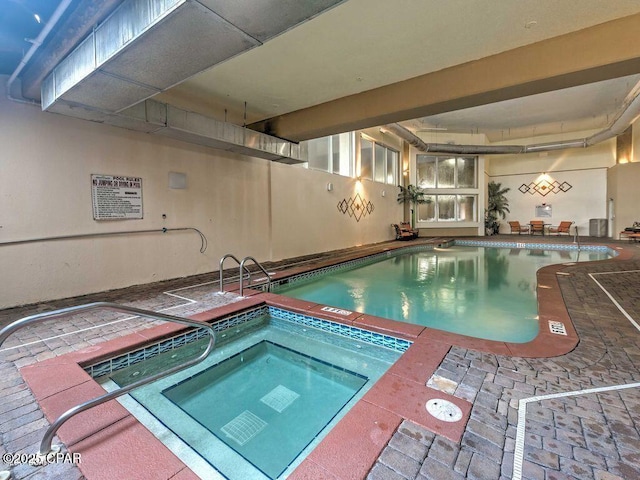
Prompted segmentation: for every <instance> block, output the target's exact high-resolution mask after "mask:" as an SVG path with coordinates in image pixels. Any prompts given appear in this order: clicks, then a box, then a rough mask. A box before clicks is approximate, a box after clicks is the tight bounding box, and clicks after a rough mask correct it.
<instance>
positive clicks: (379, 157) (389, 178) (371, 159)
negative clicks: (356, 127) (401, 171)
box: [360, 136, 400, 185]
mask: <svg viewBox="0 0 640 480" xmlns="http://www.w3.org/2000/svg"><path fill="white" fill-rule="evenodd" d="M399 161H400V154H399V153H398V152H397V151H396V150H392V149H391V148H389V147H387V146H386V145H383V144H381V143H377V142H375V141H373V140H370V139H369V138H366V137H364V136H361V137H360V176H361V177H362V178H365V179H367V180H373V181H374V182H379V183H386V184H388V185H397V184H398V163H399Z"/></svg>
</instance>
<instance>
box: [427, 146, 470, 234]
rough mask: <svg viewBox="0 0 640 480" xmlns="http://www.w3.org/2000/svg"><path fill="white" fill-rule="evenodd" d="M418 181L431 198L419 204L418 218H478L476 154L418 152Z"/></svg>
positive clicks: (436, 219)
mask: <svg viewBox="0 0 640 480" xmlns="http://www.w3.org/2000/svg"><path fill="white" fill-rule="evenodd" d="M416 184H417V185H418V186H419V187H420V188H423V189H425V191H426V193H427V194H428V195H427V196H426V197H425V198H428V199H429V200H431V203H429V204H422V205H419V206H418V221H420V222H438V223H447V222H470V223H476V222H478V195H479V191H478V182H477V159H476V157H447V156H437V155H425V154H420V155H416Z"/></svg>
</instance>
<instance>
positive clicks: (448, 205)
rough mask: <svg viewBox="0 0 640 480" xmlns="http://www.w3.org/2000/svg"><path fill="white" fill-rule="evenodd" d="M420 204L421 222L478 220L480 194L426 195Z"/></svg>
mask: <svg viewBox="0 0 640 480" xmlns="http://www.w3.org/2000/svg"><path fill="white" fill-rule="evenodd" d="M424 198H425V199H429V200H431V203H422V204H420V205H418V221H419V222H477V221H478V215H477V211H478V209H477V203H478V195H425V197H424Z"/></svg>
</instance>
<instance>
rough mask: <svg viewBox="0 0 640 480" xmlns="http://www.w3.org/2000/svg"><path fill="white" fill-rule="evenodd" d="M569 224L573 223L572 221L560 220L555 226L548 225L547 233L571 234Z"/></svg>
mask: <svg viewBox="0 0 640 480" xmlns="http://www.w3.org/2000/svg"><path fill="white" fill-rule="evenodd" d="M571 225H573V222H565V221H562V222H560V225H558V226H556V227H549V233H555V234H556V235H560V234H562V233H566V234H567V235H571Z"/></svg>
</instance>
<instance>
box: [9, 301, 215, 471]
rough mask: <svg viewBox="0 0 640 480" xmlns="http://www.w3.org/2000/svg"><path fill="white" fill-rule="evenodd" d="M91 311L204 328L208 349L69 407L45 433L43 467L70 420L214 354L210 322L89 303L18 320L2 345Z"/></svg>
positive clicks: (41, 447) (58, 448)
mask: <svg viewBox="0 0 640 480" xmlns="http://www.w3.org/2000/svg"><path fill="white" fill-rule="evenodd" d="M91 310H112V311H116V312H122V313H132V314H135V315H137V316H140V317H146V318H152V319H155V320H164V321H167V322H174V323H179V324H182V325H186V326H190V327H195V328H203V329H205V330H206V331H207V333H208V334H209V343H208V344H207V347H206V348H205V349H204V351H203V352H202V353H201V354H200V355H198V356H197V357H195V358H192V359H191V360H189V361H187V362H183V363H181V364H179V365H175V366H173V367H171V368H169V369H167V370H164V371H161V372H158V373H156V374H153V375H150V376H148V377H145V378H143V379H140V380H138V381H136V382H134V383H132V384H130V385H127V386H125V387H120V388H118V389H116V390H114V391H112V392H107V393H105V394H104V395H100V396H99V397H96V398H94V399H92V400H88V401H86V402H84V403H80V404H78V405H76V406H75V407H73V408H70V409H69V410H67V411H66V412H64V413H63V414H62V415H60V417H58V419H57V420H56V421H55V422H53V423H52V424H51V426H49V428H48V429H47V431H46V432H45V434H44V437H43V439H42V442H41V443H40V451H39V452H38V456H39V457H40V458H41V459H42V464H45V463H46V462H45V459H46V456H47V455H48V454H49V453H51V452H54V453H57V452H58V451H60V446H59V445H55V446H54V445H53V437H54V435H55V434H56V432H57V431H58V429H59V428H60V427H61V426H62V425H63V424H64V423H65V422H66V421H67V420H69V419H70V418H71V417H73V416H75V415H77V414H78V413H81V412H84V411H85V410H88V409H90V408H93V407H95V406H97V405H101V404H103V403H105V402H107V401H109V400H112V399H114V398H117V397H119V396H121V395H124V394H125V393H128V392H130V391H131V390H134V389H136V388H138V387H141V386H143V385H147V384H149V383H152V382H155V381H156V380H159V379H161V378H163V377H166V376H168V375H171V374H173V373H176V372H178V371H180V370H183V369H185V368H188V367H191V366H193V365H195V364H197V363H200V362H201V361H203V360H204V359H205V358H207V356H208V355H209V353H211V351H212V350H213V348H214V346H215V341H216V332H215V330H214V329H213V327H212V326H211V325H209V324H208V323H205V322H201V321H198V320H191V319H187V318H182V317H176V316H174V315H167V314H165V313H158V312H153V311H150V310H143V309H140V308H135V307H129V306H125V305H119V304H117V303H109V302H95V303H87V304H84V305H78V306H75V307H68V308H61V309H59V310H53V311H50V312H43V313H38V314H36V315H31V316H28V317H24V318H21V319H19V320H16V321H15V322H13V323H11V324H9V325H7V326H6V327H4V328H3V329H2V330H0V347H2V344H3V343H4V342H5V340H6V339H7V338H8V337H9V336H10V335H11V334H13V333H14V332H16V331H17V330H20V329H22V328H24V327H27V326H30V325H34V324H38V323H41V322H43V321H45V320H49V319H53V318H61V317H65V316H67V315H73V314H76V313H79V312H86V311H91ZM4 478H10V472H7V471H0V480H1V479H4Z"/></svg>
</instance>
